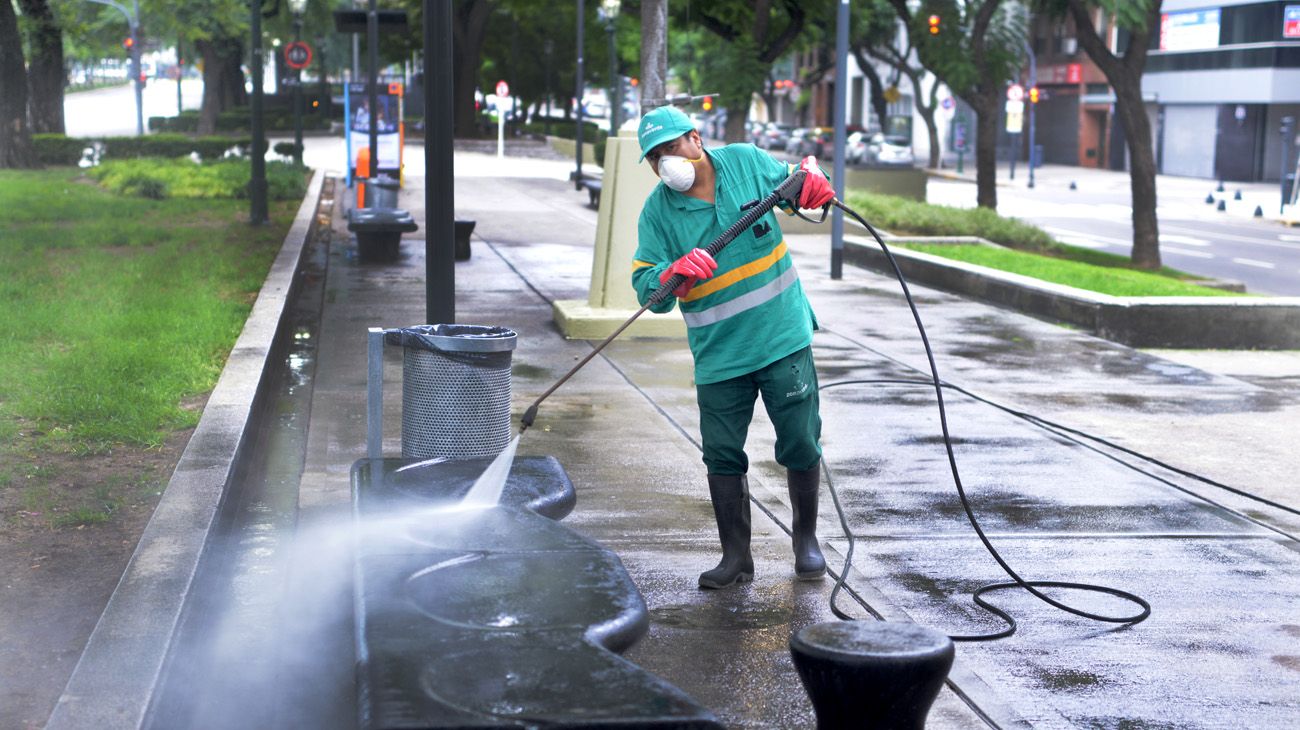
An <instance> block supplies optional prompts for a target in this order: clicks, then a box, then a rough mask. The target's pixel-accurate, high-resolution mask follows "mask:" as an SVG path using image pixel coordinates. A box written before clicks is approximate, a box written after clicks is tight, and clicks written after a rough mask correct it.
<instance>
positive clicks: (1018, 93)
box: [1007, 84, 1025, 101]
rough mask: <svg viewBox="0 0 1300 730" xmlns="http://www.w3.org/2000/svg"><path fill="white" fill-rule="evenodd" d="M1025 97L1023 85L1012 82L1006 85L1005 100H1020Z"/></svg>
mask: <svg viewBox="0 0 1300 730" xmlns="http://www.w3.org/2000/svg"><path fill="white" fill-rule="evenodd" d="M1024 98H1025V87H1023V86H1021V85H1020V84H1012V85H1010V86H1008V87H1007V101H1020V100H1021V99H1024Z"/></svg>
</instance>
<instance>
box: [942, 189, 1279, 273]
mask: <svg viewBox="0 0 1300 730" xmlns="http://www.w3.org/2000/svg"><path fill="white" fill-rule="evenodd" d="M946 172H951V171H946ZM965 172H966V173H967V175H966V177H970V175H969V173H970V168H969V167H968V168H966V170H965ZM1008 173H1009V170H1008V168H1007V166H1006V165H1003V166H1002V167H1000V168H999V170H998V182H999V183H1000V185H999V187H998V212H999V213H1001V214H1002V215H1007V216H1014V217H1016V218H1021V219H1024V220H1027V221H1030V222H1032V223H1035V224H1037V225H1039V226H1041V227H1042V228H1043V229H1044V230H1046V231H1047V232H1048V233H1050V234H1052V235H1053V236H1054V237H1056V238H1057V239H1058V240H1060V241H1061V242H1062V243H1068V244H1071V245H1075V246H1083V247H1085V248H1094V249H1099V250H1102V251H1106V252H1109V253H1114V254H1119V255H1122V256H1128V255H1129V254H1130V253H1131V251H1132V241H1133V236H1132V230H1133V226H1132V215H1133V213H1132V208H1131V207H1130V206H1129V200H1130V199H1131V196H1130V193H1129V179H1128V173H1126V172H1112V171H1105V170H1091V169H1084V168H1077V167H1066V166H1062V165H1049V166H1047V167H1044V168H1042V169H1040V170H1037V171H1035V187H1034V188H1033V189H1032V190H1031V189H1029V188H1028V187H1027V186H1026V183H1027V171H1026V170H1025V168H1024V165H1018V166H1017V170H1016V179H1015V180H1010V179H1009V177H1008ZM1072 181H1073V182H1075V183H1076V184H1077V186H1078V189H1077V190H1070V189H1069V185H1070V183H1071V182H1072ZM1217 187H1218V183H1217V182H1215V181H1213V180H1201V179H1197V178H1180V177H1170V176H1167V175H1161V176H1158V177H1157V180H1156V194H1157V201H1158V206H1159V207H1158V214H1159V220H1160V253H1161V257H1162V259H1163V261H1164V263H1165V264H1166V265H1167V266H1171V267H1173V268H1176V269H1181V270H1183V271H1187V272H1190V273H1195V274H1202V275H1204V276H1209V277H1213V278H1217V279H1226V280H1229V281H1240V282H1242V283H1244V284H1245V285H1246V289H1247V291H1249V292H1252V293H1255V294H1273V295H1281V296H1296V295H1300V227H1298V228H1288V227H1286V226H1283V225H1281V224H1280V223H1278V222H1277V221H1276V220H1275V219H1276V218H1277V216H1278V203H1279V201H1280V192H1279V189H1278V186H1277V185H1276V184H1273V183H1225V184H1224V192H1222V193H1219V192H1217V191H1216V188H1217ZM1237 191H1241V193H1242V199H1241V200H1235V199H1234V198H1235V194H1236V192H1237ZM928 195H929V202H931V203H939V204H942V205H953V206H959V207H971V206H974V205H975V186H974V185H973V184H972V183H970V182H967V181H964V180H963V181H956V180H950V179H945V178H942V177H933V178H931V179H930V181H929V186H928ZM1207 195H1213V196H1214V198H1215V200H1216V203H1215V204H1207V203H1206V202H1205V197H1206V196H1207ZM1219 199H1224V200H1225V204H1226V208H1227V210H1224V211H1219V210H1218V209H1217V201H1218V200H1219ZM1256 206H1258V207H1260V208H1262V209H1263V211H1264V212H1265V216H1266V217H1265V218H1264V219H1257V218H1254V217H1253V214H1254V211H1255V208H1256Z"/></svg>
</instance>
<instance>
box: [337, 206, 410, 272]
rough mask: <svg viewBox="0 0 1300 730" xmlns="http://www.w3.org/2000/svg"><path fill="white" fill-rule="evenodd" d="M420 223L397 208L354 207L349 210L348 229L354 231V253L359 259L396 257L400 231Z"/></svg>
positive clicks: (390, 258) (399, 244) (405, 231)
mask: <svg viewBox="0 0 1300 730" xmlns="http://www.w3.org/2000/svg"><path fill="white" fill-rule="evenodd" d="M419 229H420V226H419V225H418V224H416V222H415V219H413V218H412V217H411V214H410V213H408V212H407V211H405V210H401V209H400V208H353V209H351V210H349V211H348V230H349V231H351V232H352V233H355V234H356V235H357V254H358V256H359V257H360V258H361V260H362V261H392V260H394V259H396V258H397V254H398V251H399V247H400V246H401V242H402V234H403V233H414V232H415V231H417V230H419Z"/></svg>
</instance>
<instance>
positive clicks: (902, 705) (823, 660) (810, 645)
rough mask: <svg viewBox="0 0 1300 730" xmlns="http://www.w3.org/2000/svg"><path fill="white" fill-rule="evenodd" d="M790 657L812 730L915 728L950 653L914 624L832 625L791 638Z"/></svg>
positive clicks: (948, 644) (948, 645) (934, 634)
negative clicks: (812, 715)
mask: <svg viewBox="0 0 1300 730" xmlns="http://www.w3.org/2000/svg"><path fill="white" fill-rule="evenodd" d="M790 654H791V656H792V657H793V658H794V666H795V669H797V670H798V671H799V679H800V680H802V681H803V686H804V689H805V690H806V691H807V692H808V697H809V699H811V700H812V704H813V709H814V710H815V711H816V713H817V727H818V728H821V729H822V730H828V729H829V728H845V727H854V728H900V729H901V728H914V729H915V730H921V729H922V728H924V727H925V717H926V715H927V714H928V713H929V712H930V705H932V704H934V699H935V697H937V696H938V695H939V690H940V689H942V687H943V681H944V679H945V678H946V677H947V676H948V670H949V669H951V668H952V661H953V657H954V656H955V654H956V651H955V649H954V648H953V643H952V640H951V639H949V638H948V637H947V636H946V635H944V634H942V633H940V632H938V631H935V630H933V629H927V628H925V627H924V626H918V625H916V624H905V623H894V622H887V621H831V622H827V623H820V624H815V625H813V626H808V627H806V628H803V629H801V630H800V631H799V632H798V633H796V634H795V635H794V636H792V637H790Z"/></svg>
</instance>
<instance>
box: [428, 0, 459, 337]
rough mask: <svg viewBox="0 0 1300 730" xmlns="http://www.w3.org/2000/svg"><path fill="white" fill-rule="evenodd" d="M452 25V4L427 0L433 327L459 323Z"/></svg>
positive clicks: (430, 316) (430, 318) (430, 305)
mask: <svg viewBox="0 0 1300 730" xmlns="http://www.w3.org/2000/svg"><path fill="white" fill-rule="evenodd" d="M452 27H453V26H452V14H451V3H449V2H445V0H424V120H425V138H424V169H425V173H424V174H425V178H424V180H425V185H424V211H425V218H424V262H425V263H424V301H425V317H426V321H427V322H428V323H430V324H451V323H453V322H455V321H456V210H455V202H454V201H455V199H456V186H455V178H454V177H453V175H454V172H455V167H454V166H455V161H454V159H453V155H452V135H453V134H454V121H455V120H454V116H453V110H454V108H455V106H454V103H455V100H454V97H453V96H452V63H453V58H452Z"/></svg>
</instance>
